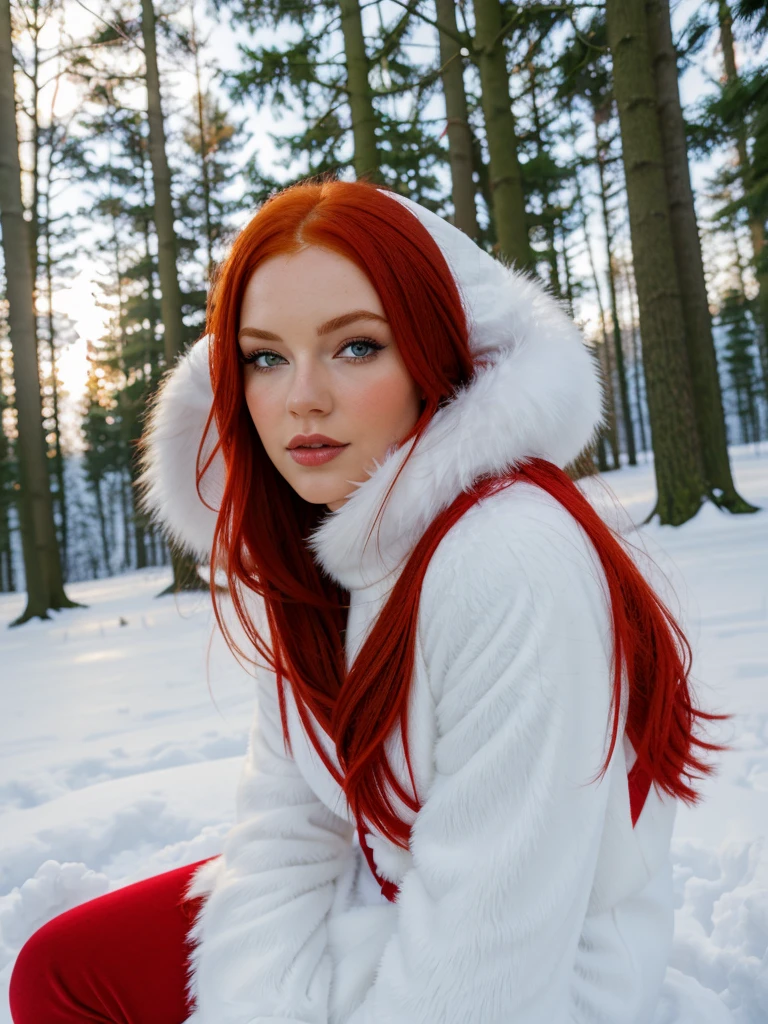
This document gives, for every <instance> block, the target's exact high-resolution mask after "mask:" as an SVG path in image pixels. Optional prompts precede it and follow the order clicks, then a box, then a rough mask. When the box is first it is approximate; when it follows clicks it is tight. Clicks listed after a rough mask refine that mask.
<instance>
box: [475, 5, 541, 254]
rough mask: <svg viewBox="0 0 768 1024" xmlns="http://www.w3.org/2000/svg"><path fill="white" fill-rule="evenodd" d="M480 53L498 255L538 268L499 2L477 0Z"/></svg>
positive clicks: (476, 19)
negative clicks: (502, 34)
mask: <svg viewBox="0 0 768 1024" xmlns="http://www.w3.org/2000/svg"><path fill="white" fill-rule="evenodd" d="M474 8H475V53H476V60H477V66H478V71H479V72H480V86H481V90H482V103H483V114H484V117H485V134H486V140H487V144H488V157H489V162H490V176H491V196H492V202H493V219H494V222H495V225H496V237H497V239H498V247H499V253H500V255H501V256H502V257H505V258H506V259H509V260H512V261H513V262H514V264H515V266H516V267H517V268H518V269H520V270H533V269H535V265H536V262H535V259H534V255H533V251H532V249H531V244H530V239H529V237H528V222H527V217H526V213H525V195H524V192H523V180H522V175H521V172H520V161H519V159H518V155H517V136H516V132H515V116H514V114H513V113H512V100H511V97H510V94H509V72H508V71H507V56H506V52H505V49H504V41H503V39H502V38H501V28H502V6H501V3H500V0H475V4H474Z"/></svg>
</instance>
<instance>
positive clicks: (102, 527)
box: [93, 476, 112, 576]
mask: <svg viewBox="0 0 768 1024" xmlns="http://www.w3.org/2000/svg"><path fill="white" fill-rule="evenodd" d="M102 479H103V478H102V477H101V476H97V477H96V479H95V480H94V481H93V494H94V497H95V498H96V515H97V517H98V520H99V540H100V541H101V557H102V560H103V562H104V572H105V574H106V575H107V576H111V575H112V565H111V564H110V557H109V541H108V539H107V517H106V514H105V511H104V498H103V495H102V490H101V485H102Z"/></svg>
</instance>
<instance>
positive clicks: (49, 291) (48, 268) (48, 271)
mask: <svg viewBox="0 0 768 1024" xmlns="http://www.w3.org/2000/svg"><path fill="white" fill-rule="evenodd" d="M50 217H51V211H50V182H48V186H47V188H46V195H45V223H44V233H45V290H46V301H47V306H48V311H47V314H46V317H47V320H48V345H49V349H50V360H51V400H52V406H53V423H54V426H53V431H54V435H55V449H54V460H55V469H56V486H57V494H56V501H57V504H58V506H59V517H60V519H61V560H62V571H63V574H64V579H66V578H67V564H68V561H69V557H68V556H69V530H68V520H67V491H66V485H65V481H64V452H63V451H62V447H61V424H60V422H59V380H58V369H57V366H56V329H55V323H54V318H53V260H52V259H51V220H50Z"/></svg>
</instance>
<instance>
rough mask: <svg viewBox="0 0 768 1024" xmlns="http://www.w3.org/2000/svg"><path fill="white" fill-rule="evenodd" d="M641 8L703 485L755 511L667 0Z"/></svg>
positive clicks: (729, 505)
mask: <svg viewBox="0 0 768 1024" xmlns="http://www.w3.org/2000/svg"><path fill="white" fill-rule="evenodd" d="M646 10H647V13H648V38H649V41H650V45H651V56H652V60H653V69H654V81H655V83H656V103H657V109H658V118H659V127H660V129H661V141H662V147H663V152H664V174H665V178H666V183H667V198H668V202H669V217H670V223H671V226H672V243H673V245H674V255H675V265H676V267H677V280H678V284H679V287H680V297H681V300H682V307H683V319H684V321H685V342H686V350H687V352H688V366H689V368H690V374H691V386H692V389H693V403H694V411H695V415H696V426H697V430H698V434H699V441H700V444H701V453H702V457H703V460H704V474H705V478H706V482H707V485H708V490H709V492H710V493H711V494H712V495H714V500H715V501H716V503H717V504H718V505H720V507H722V508H726V509H728V511H730V512H754V511H756V509H755V507H754V506H753V505H750V504H748V503H747V502H746V501H744V499H743V498H742V497H741V496H740V495H739V494H738V493H737V491H736V486H735V484H734V482H733V477H732V475H731V464H730V461H729V457H728V443H727V439H726V434H725V415H724V413H723V398H722V394H721V391H720V378H719V376H718V369H717V356H716V354H715V342H714V338H713V336H712V318H711V316H710V313H709V299H708V297H707V286H706V281H705V279H704V263H703V260H702V256H701V239H700V238H699V228H698V224H697V223H696V209H695V207H694V202H693V189H692V187H691V176H690V170H689V167H688V146H687V143H686V137H685V121H684V120H683V109H682V106H681V104H680V92H679V87H678V74H677V55H676V53H675V48H674V43H673V42H672V26H671V23H670V10H669V0H648V2H647V3H646Z"/></svg>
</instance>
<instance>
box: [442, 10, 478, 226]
mask: <svg viewBox="0 0 768 1024" xmlns="http://www.w3.org/2000/svg"><path fill="white" fill-rule="evenodd" d="M435 7H436V10H437V21H438V25H445V27H446V28H447V29H449V30H450V32H451V35H446V34H445V33H444V32H438V35H439V39H440V66H441V69H442V70H441V78H442V82H443V95H444V97H445V116H446V124H447V134H448V160H449V163H450V167H451V195H452V198H453V222H454V224H455V225H456V227H457V228H459V229H460V230H461V231H463V232H464V233H465V234H466V235H469V237H470V238H472V239H474V240H475V241H477V240H478V239H479V237H480V232H479V229H478V226H477V208H476V206H475V192H476V186H475V180H474V175H473V171H474V160H473V157H472V132H471V131H470V127H469V115H468V113H467V94H466V92H465V90H464V64H463V58H462V56H461V46H460V44H459V42H458V40H457V39H456V36H457V35H458V31H459V28H458V25H457V24H456V4H455V0H435Z"/></svg>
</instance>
